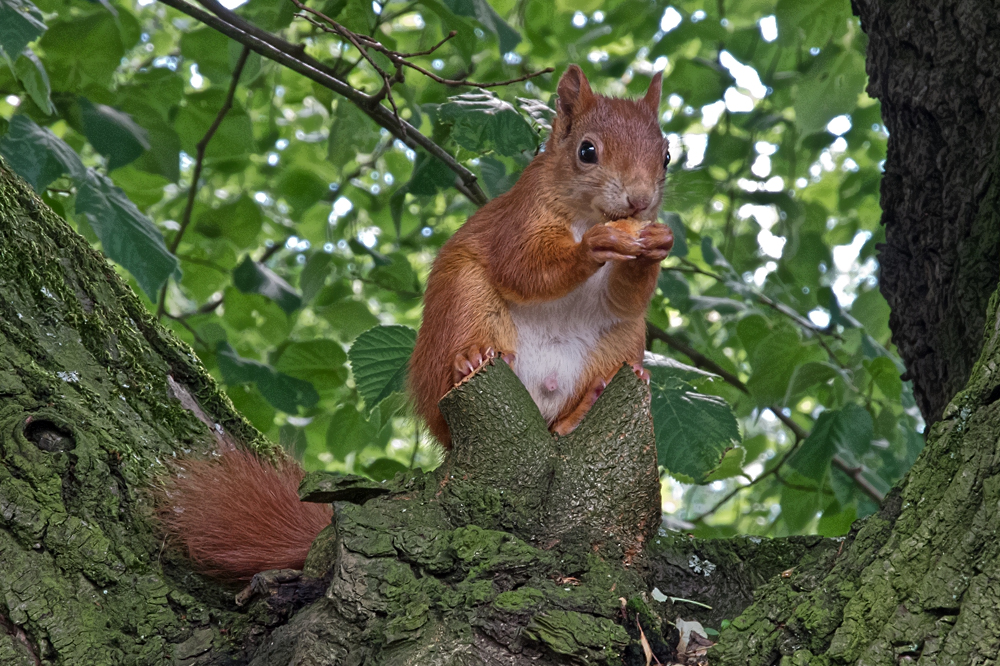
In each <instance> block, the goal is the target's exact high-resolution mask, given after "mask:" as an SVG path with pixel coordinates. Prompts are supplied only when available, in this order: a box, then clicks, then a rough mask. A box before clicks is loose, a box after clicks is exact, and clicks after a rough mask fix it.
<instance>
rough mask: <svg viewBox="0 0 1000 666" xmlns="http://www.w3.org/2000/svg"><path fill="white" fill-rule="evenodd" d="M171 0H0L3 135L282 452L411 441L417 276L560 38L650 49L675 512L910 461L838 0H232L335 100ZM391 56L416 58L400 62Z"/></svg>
mask: <svg viewBox="0 0 1000 666" xmlns="http://www.w3.org/2000/svg"><path fill="white" fill-rule="evenodd" d="M168 4H169V5H171V6H170V7H168V6H167V5H166V4H161V3H159V2H151V1H149V0H139V1H138V2H136V3H129V2H122V1H120V0H101V1H100V2H84V1H82V0H0V51H2V53H3V56H4V59H5V62H6V64H5V65H2V66H0V95H2V97H0V135H2V139H0V154H2V155H3V157H4V158H5V159H6V160H7V162H8V163H9V164H10V165H11V166H12V167H13V168H14V169H15V170H16V171H17V172H18V173H19V174H20V175H21V176H22V177H24V178H25V180H27V181H28V182H29V183H30V184H31V185H32V187H34V188H35V190H36V191H37V192H38V193H39V194H40V195H41V196H42V198H43V199H44V200H45V201H46V203H48V204H49V205H50V206H51V207H52V208H53V209H54V210H55V211H56V212H58V213H59V214H60V215H62V216H64V217H65V218H66V219H67V220H68V221H69V222H70V223H71V224H72V225H74V226H75V228H76V229H77V230H78V231H79V232H80V233H82V234H83V235H84V236H86V237H87V238H88V239H89V240H90V241H91V242H92V243H94V244H95V245H96V246H98V247H100V248H101V249H102V250H103V251H104V253H105V254H106V255H107V256H108V257H109V258H110V259H112V260H114V261H115V262H116V263H117V264H118V265H119V266H120V267H121V268H122V269H123V272H125V273H126V274H127V275H128V276H129V279H131V280H132V282H133V285H134V286H135V287H137V291H138V292H140V293H141V294H144V295H145V297H146V299H147V303H148V305H149V307H150V309H151V310H152V311H153V312H155V313H157V314H158V315H159V316H160V317H162V318H165V319H166V320H167V321H168V322H169V323H170V324H171V326H172V327H173V329H174V330H175V332H176V333H177V335H178V336H179V337H181V338H182V339H184V340H185V341H187V342H188V343H190V344H191V346H192V347H193V348H194V350H195V351H196V352H197V354H198V355H199V357H200V358H201V359H202V360H203V362H204V363H205V365H206V367H208V368H209V369H211V370H212V372H213V373H214V374H215V375H216V377H217V378H218V379H219V380H220V381H222V382H223V383H224V384H225V386H226V387H227V392H228V394H229V396H230V398H231V399H232V401H233V403H234V404H235V405H236V406H237V407H238V408H239V409H240V410H241V411H242V413H243V414H244V415H245V416H246V417H247V418H248V419H249V420H250V421H251V422H252V423H253V424H254V425H255V426H256V427H257V428H259V429H260V430H261V431H263V432H264V433H266V434H268V435H269V436H271V437H272V438H274V439H277V440H279V441H280V442H281V443H282V444H283V445H284V446H285V447H286V448H287V449H288V450H290V451H291V452H293V453H294V455H296V456H298V457H299V458H301V459H303V460H304V463H305V464H306V466H307V467H310V468H319V467H326V468H329V469H340V470H348V471H353V472H358V473H364V474H368V475H370V476H372V477H373V478H377V479H381V478H388V477H391V476H392V475H393V474H395V473H396V472H397V471H400V470H403V469H406V468H407V467H408V466H413V465H419V466H424V467H429V466H433V465H434V464H436V463H437V461H438V458H439V451H438V449H437V448H436V447H435V445H433V444H432V443H431V442H430V441H429V439H428V437H427V436H426V435H425V434H422V433H421V431H420V428H419V427H417V426H416V425H415V423H414V421H413V420H412V419H411V418H409V417H408V414H407V411H406V407H405V400H404V399H403V398H402V397H401V396H400V394H399V392H398V391H399V389H400V387H401V386H402V381H403V376H402V368H403V367H404V366H405V360H406V358H407V357H408V355H409V350H410V349H411V348H412V344H413V329H414V328H415V327H416V326H417V325H418V323H419V318H420V294H421V291H422V285H423V283H424V280H425V279H426V276H427V272H428V270H429V267H430V263H431V261H432V259H433V257H434V255H435V252H436V250H437V249H438V248H439V247H440V246H441V244H442V243H443V242H444V241H445V240H446V239H447V238H448V237H449V236H450V235H451V233H453V232H454V230H455V229H456V228H457V227H458V226H459V225H460V224H461V223H462V222H463V221H464V220H465V219H466V218H467V217H468V216H469V215H470V214H472V212H474V210H475V208H476V202H477V201H483V200H485V199H486V198H487V197H495V196H497V195H498V194H500V193H502V192H504V191H506V190H507V189H508V188H509V187H510V186H511V184H512V183H513V182H514V181H515V180H516V178H517V176H518V174H519V173H520V171H521V170H522V169H523V168H524V166H525V165H526V164H527V163H528V161H530V159H531V157H532V155H533V154H534V153H535V151H536V150H537V149H538V147H539V146H540V144H541V142H542V141H543V140H544V137H545V135H546V131H547V129H548V122H549V120H550V119H551V117H552V113H553V111H552V109H553V107H554V88H555V83H556V81H557V77H558V75H559V74H560V73H561V72H562V70H563V69H564V68H565V66H566V65H567V64H568V63H570V62H576V63H578V64H580V65H581V66H582V67H583V68H584V71H585V72H586V74H587V76H588V77H589V78H590V79H591V82H592V84H593V85H594V87H595V88H596V89H598V90H600V91H602V92H605V93H608V94H614V95H636V94H639V93H641V92H643V91H645V89H646V87H647V86H648V83H649V79H650V76H651V75H652V73H653V72H654V71H656V70H663V71H664V73H665V79H664V91H665V99H664V101H663V106H662V111H663V115H662V127H663V131H664V132H665V133H667V135H668V136H669V137H670V140H671V152H672V154H673V156H674V159H673V163H672V166H671V170H670V175H669V177H668V191H667V195H666V197H665V204H664V212H663V213H662V217H663V219H664V221H666V222H668V223H669V224H671V226H672V227H673V228H674V231H675V235H676V236H677V243H676V246H675V249H674V252H673V253H672V255H671V257H670V258H668V259H667V261H666V262H665V263H664V271H663V274H662V277H661V279H660V284H659V289H658V290H657V294H656V296H655V297H654V300H653V303H652V304H651V306H650V309H649V313H648V321H649V324H650V326H649V331H650V335H649V340H650V345H649V346H650V351H651V352H654V353H656V354H658V355H660V356H658V357H656V358H651V359H650V362H649V364H650V366H651V372H652V375H653V382H652V389H653V410H654V416H655V420H656V425H657V437H658V444H659V446H660V453H661V464H663V465H664V466H665V467H666V468H667V469H668V470H669V474H667V473H666V472H665V476H664V491H665V492H664V499H665V508H666V509H667V510H668V512H671V513H673V515H674V518H676V519H680V520H685V521H693V523H694V530H695V532H696V533H699V534H701V535H715V534H732V533H735V532H743V533H758V534H789V533H801V532H809V531H818V532H820V533H823V534H828V535H834V534H842V533H844V532H845V531H846V530H847V528H848V527H849V525H850V523H851V522H852V521H853V520H854V519H855V518H856V517H860V516H863V515H867V514H869V513H871V512H872V511H873V510H874V509H875V507H876V506H877V504H876V501H877V499H878V498H879V497H880V496H881V495H883V494H884V493H885V492H886V491H887V490H888V489H889V487H890V486H891V484H893V483H894V482H895V481H896V480H897V479H899V478H900V477H901V476H902V474H903V472H905V471H906V469H907V468H908V467H909V466H910V464H911V463H912V461H913V460H914V458H915V457H916V454H917V453H918V451H919V450H920V448H921V446H922V437H921V435H920V434H919V433H920V432H921V431H922V427H923V426H922V422H921V421H920V416H919V412H918V410H917V409H916V406H915V405H914V402H913V398H912V394H911V391H910V387H909V385H908V383H906V382H903V381H902V380H901V377H900V373H901V371H902V364H901V363H900V361H899V359H898V357H897V356H896V354H895V353H894V351H893V347H892V345H891V342H890V339H889V330H888V326H887V320H888V306H887V304H886V303H885V301H884V300H883V298H882V297H881V295H880V294H879V292H878V290H877V263H876V260H875V254H876V249H875V246H876V244H877V243H878V242H879V240H880V238H881V233H882V232H881V229H880V227H879V224H878V222H879V216H880V210H879V206H878V201H877V192H878V183H879V178H880V174H881V162H882V161H883V160H884V159H885V139H886V133H885V129H884V127H883V126H882V125H881V124H880V123H881V118H880V113H879V107H878V104H877V102H875V101H874V100H872V99H871V98H869V97H868V96H867V95H866V94H865V93H864V86H865V82H866V77H865V73H864V49H865V43H866V40H865V36H864V34H863V33H862V32H861V31H860V28H859V26H858V23H857V20H856V19H855V18H854V17H852V16H851V15H850V6H849V3H847V2H846V1H844V0H778V1H777V2H774V1H773V0H745V1H742V2H728V3H726V2H718V3H709V2H704V1H703V0H675V1H673V2H670V3H668V2H666V1H664V0H612V1H609V2H601V1H599V0H580V1H578V2H574V1H573V0H557V1H556V2H548V1H543V0H492V1H491V2H487V0H417V1H415V2H410V1H408V0H387V1H386V2H384V3H379V2H377V1H376V2H370V0H310V2H308V3H304V4H300V3H298V2H294V1H293V0H282V1H281V2H278V1H277V0H249V1H248V2H246V3H245V4H242V5H239V6H238V8H237V9H236V13H237V14H236V15H237V16H238V17H242V18H243V19H246V20H249V21H251V22H252V23H253V24H254V25H255V26H257V27H258V28H260V29H262V30H263V31H267V32H266V33H265V34H267V35H271V36H280V37H281V38H282V39H283V40H285V41H286V42H287V43H289V44H293V45H294V44H299V45H301V46H302V47H303V48H302V49H301V50H297V49H288V51H287V54H289V56H290V57H293V58H298V59H299V60H298V61H307V60H308V61H310V62H318V63H320V69H321V71H323V72H326V73H327V75H329V76H332V77H334V78H335V79H337V80H339V81H340V82H342V83H343V84H345V86H349V87H347V88H345V89H340V90H339V91H340V93H345V94H346V95H347V96H345V94H338V93H335V92H334V91H333V90H331V89H330V87H329V86H325V85H323V84H322V83H321V82H320V81H319V80H316V77H313V78H308V77H307V76H304V75H303V74H302V73H300V72H296V71H293V70H292V69H289V68H288V67H286V66H284V65H281V64H278V63H276V62H274V61H273V60H272V59H270V58H265V57H261V55H260V54H259V53H257V52H256V51H253V50H249V49H245V48H244V46H243V45H242V44H240V43H237V42H236V41H234V40H232V39H230V38H229V37H226V36H225V35H223V34H221V33H220V32H218V31H217V30H215V29H213V28H212V27H207V26H206V25H204V24H203V23H202V22H201V21H199V20H196V19H195V18H192V16H190V15H188V14H191V13H193V12H191V11H188V12H187V13H183V12H182V11H178V9H177V7H180V8H181V9H184V8H185V7H193V6H192V5H187V4H186V3H185V2H184V1H183V0H171V1H170V2H169V3H168ZM202 4H203V5H205V7H207V8H209V9H213V11H215V14H208V16H209V17H210V18H213V17H215V20H218V18H219V17H221V19H224V20H225V21H229V23H228V24H230V25H236V22H237V21H238V19H236V18H232V16H233V15H232V14H230V13H229V12H228V10H226V9H225V8H222V7H220V6H217V5H215V3H214V2H212V1H211V0H206V1H205V2H203V3H202ZM196 9H197V10H198V11H203V10H201V9H199V8H196ZM195 13H196V12H195ZM321 14H322V15H323V16H326V17H330V18H331V19H334V20H335V22H336V25H339V26H342V27H343V28H344V29H346V30H341V31H338V29H337V28H336V27H335V26H334V25H333V24H332V23H329V22H325V21H324V20H323V18H322V17H321V16H320V15H321ZM451 33H454V34H451ZM359 36H360V37H359ZM364 36H370V38H371V40H374V41H375V42H377V43H378V44H379V45H380V46H381V48H380V47H376V46H374V45H373V42H372V41H370V40H367V39H364ZM442 40H445V41H444V43H443V44H441V43H440V42H441V41H442ZM359 47H360V48H363V49H364V51H365V53H364V54H362V53H361V52H360V51H359ZM435 47H436V48H435ZM422 52H427V53H426V54H423V55H420V53H422ZM394 54H395V55H394ZM400 54H418V55H410V56H407V57H406V58H405V59H406V60H407V61H408V62H410V63H413V64H416V65H417V66H418V67H419V68H421V69H416V68H413V67H409V66H408V65H406V66H402V69H403V70H405V78H404V77H402V76H398V75H396V70H397V67H400V65H399V62H398V57H399V56H400ZM550 67H551V68H553V69H554V71H551V72H546V73H543V74H541V75H538V76H530V77H529V76H528V75H531V74H533V73H536V72H539V71H541V70H543V69H545V68H550ZM421 70H423V71H421ZM401 71H402V70H401ZM383 74H384V75H385V76H383ZM425 74H426V75H425ZM434 77H436V78H437V79H441V80H446V81H445V82H442V81H441V80H435V78H434ZM525 77H528V78H525ZM319 78H320V79H322V77H319ZM387 79H388V80H389V82H390V83H392V84H393V85H392V88H391V90H392V93H391V99H390V98H389V97H388V96H386V97H385V98H380V97H378V96H377V95H376V93H377V91H379V90H380V88H381V87H382V86H383V84H384V82H385V81H386V80H387ZM400 79H402V80H400ZM511 79H518V80H517V81H516V82H514V83H510V84H509V85H502V86H497V87H489V88H481V87H472V86H466V85H461V84H459V85H452V84H450V83H448V81H452V82H454V81H459V82H461V81H466V80H468V81H474V82H479V83H490V82H499V81H504V80H511ZM351 91H353V92H351ZM358 91H362V92H361V93H360V94H362V95H376V97H375V98H374V99H375V101H374V102H373V103H372V104H371V105H369V106H366V104H365V103H364V99H365V98H362V97H360V96H358V95H354V93H357V92H358ZM367 99H369V100H370V99H372V98H371V97H367ZM359 100H361V102H360V103H359ZM375 106H378V107H379V108H378V109H375V110H374V111H373V108H374V107H375ZM394 108H395V110H396V111H395V112H394V110H393V109H394ZM397 112H398V118H402V119H403V120H405V121H407V122H408V123H409V125H410V126H411V128H410V129H408V130H402V131H400V129H399V128H400V126H401V123H400V122H399V120H398V118H397V116H395V115H394V113H397ZM380 119H381V120H380ZM376 121H378V122H376ZM380 124H381V125H382V127H380V126H379V125H380ZM387 127H388V129H387ZM390 129H392V130H393V131H390ZM421 146H423V147H421ZM428 146H430V147H432V148H436V149H437V150H439V151H440V152H439V153H438V154H437V156H436V157H435V156H433V155H431V153H429V152H428V150H426V148H427V147H428ZM473 176H475V177H477V178H478V182H476V181H474V180H473ZM192 182H193V184H194V186H192ZM373 327H376V328H373ZM664 356H670V357H674V358H676V359H677V360H680V361H683V362H684V363H691V364H693V365H694V366H697V368H695V367H692V366H690V365H683V364H680V363H677V362H676V361H671V360H670V359H667V358H664ZM699 368H700V370H699ZM741 433H742V436H741ZM693 481H697V482H701V483H702V484H703V485H692V484H691V482H693Z"/></svg>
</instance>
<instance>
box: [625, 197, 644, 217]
mask: <svg viewBox="0 0 1000 666" xmlns="http://www.w3.org/2000/svg"><path fill="white" fill-rule="evenodd" d="M626 201H628V205H629V211H628V212H629V215H635V214H636V213H638V212H640V211H644V210H646V209H647V208H649V197H648V196H646V195H642V194H630V195H628V196H627V197H626Z"/></svg>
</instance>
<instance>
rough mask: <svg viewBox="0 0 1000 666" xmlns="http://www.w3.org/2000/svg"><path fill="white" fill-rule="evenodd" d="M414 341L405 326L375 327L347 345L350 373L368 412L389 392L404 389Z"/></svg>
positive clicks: (413, 337) (411, 331)
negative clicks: (349, 345)
mask: <svg viewBox="0 0 1000 666" xmlns="http://www.w3.org/2000/svg"><path fill="white" fill-rule="evenodd" d="M416 340H417V332H416V331H414V330H413V329H412V328H409V327H407V326H376V327H375V328H373V329H371V330H369V331H367V332H365V333H363V334H362V335H359V336H358V339H357V340H355V341H354V344H353V345H351V350H350V351H349V352H348V357H349V358H350V359H351V371H352V372H353V373H354V381H355V383H356V384H357V386H358V393H360V394H361V397H363V398H364V399H365V405H367V407H368V409H369V411H370V410H372V409H374V408H375V407H376V406H377V405H378V404H379V403H380V402H382V400H384V399H385V398H386V397H388V396H389V394H390V393H392V392H393V391H402V390H404V388H405V385H406V369H407V363H409V360H410V355H411V354H412V353H413V346H414V344H415V343H416Z"/></svg>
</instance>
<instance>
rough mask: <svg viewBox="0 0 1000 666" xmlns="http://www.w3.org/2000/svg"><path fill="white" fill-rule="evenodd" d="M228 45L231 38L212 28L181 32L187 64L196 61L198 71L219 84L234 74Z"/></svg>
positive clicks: (224, 82)
mask: <svg viewBox="0 0 1000 666" xmlns="http://www.w3.org/2000/svg"><path fill="white" fill-rule="evenodd" d="M275 4H277V3H275ZM281 4H285V3H281ZM287 4H289V5H290V4H291V3H287ZM228 46H229V38H228V37H226V36H225V35H223V34H222V33H220V32H216V31H215V30H212V29H211V28H199V29H197V30H187V31H184V32H183V33H182V34H181V39H180V49H181V55H182V56H184V59H185V61H187V62H186V66H190V65H191V64H192V63H196V64H197V65H198V73H199V74H201V75H202V76H204V77H206V78H207V79H208V80H210V81H211V82H212V83H213V84H215V85H217V86H224V85H226V84H227V83H228V82H229V80H230V79H231V78H232V75H233V66H232V64H230V62H229V49H228Z"/></svg>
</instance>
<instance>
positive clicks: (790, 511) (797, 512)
mask: <svg viewBox="0 0 1000 666" xmlns="http://www.w3.org/2000/svg"><path fill="white" fill-rule="evenodd" d="M783 478H784V479H785V481H786V483H785V484H784V485H782V487H781V517H782V519H783V520H784V522H785V527H786V528H787V529H788V531H789V532H791V533H793V534H794V533H796V532H801V531H802V530H803V529H804V528H805V527H806V526H807V525H809V523H810V522H812V520H813V519H814V518H815V517H816V514H817V513H819V507H820V500H821V498H822V496H823V495H822V493H821V492H820V490H819V488H818V487H816V486H813V485H812V481H811V480H810V479H807V478H804V477H800V476H799V475H797V474H795V473H791V474H789V473H787V472H786V473H785V474H784V475H783Z"/></svg>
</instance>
